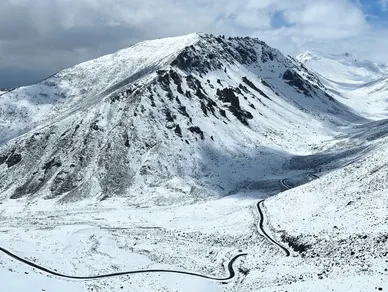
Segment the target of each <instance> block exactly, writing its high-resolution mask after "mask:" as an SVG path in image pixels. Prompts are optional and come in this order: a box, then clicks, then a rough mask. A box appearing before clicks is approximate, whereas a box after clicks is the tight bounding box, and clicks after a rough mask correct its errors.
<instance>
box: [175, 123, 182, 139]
mask: <svg viewBox="0 0 388 292" xmlns="http://www.w3.org/2000/svg"><path fill="white" fill-rule="evenodd" d="M174 131H175V134H177V135H178V136H179V137H181V138H182V129H181V127H180V126H179V125H176V126H175V130H174Z"/></svg>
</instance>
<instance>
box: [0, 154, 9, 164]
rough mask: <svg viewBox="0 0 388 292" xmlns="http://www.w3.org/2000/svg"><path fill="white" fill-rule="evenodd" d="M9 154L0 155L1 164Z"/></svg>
mask: <svg viewBox="0 0 388 292" xmlns="http://www.w3.org/2000/svg"><path fill="white" fill-rule="evenodd" d="M8 156H9V154H2V155H0V165H2V164H3V163H4V162H5V161H6V160H7V158H8Z"/></svg>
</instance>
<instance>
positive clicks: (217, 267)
mask: <svg viewBox="0 0 388 292" xmlns="http://www.w3.org/2000/svg"><path fill="white" fill-rule="evenodd" d="M298 59H299V60H300V61H301V62H299V61H298V60H295V59H293V58H291V57H285V56H284V55H282V54H281V53H280V52H279V51H278V50H276V49H273V48H270V47H269V46H267V45H266V44H265V43H264V42H261V41H260V40H258V39H253V38H224V37H222V36H219V37H216V36H212V35H207V34H192V35H188V36H183V37H177V38H168V39H160V40H154V41H146V42H142V43H139V44H137V45H134V46H132V47H130V48H127V49H124V50H121V51H119V52H117V53H115V54H112V55H108V56H104V57H101V58H99V59H96V60H92V61H89V62H86V63H82V64H79V65H77V66H74V67H72V68H69V69H67V70H64V71H62V72H59V73H57V74H55V75H53V76H51V77H49V78H47V79H46V80H43V81H42V82H40V83H38V84H35V85H32V86H27V87H22V88H17V89H14V90H12V91H10V92H7V93H5V94H3V95H1V96H0V133H1V136H0V220H1V222H2V224H1V226H0V234H1V236H0V248H5V249H8V250H11V251H12V252H14V253H15V254H17V255H18V256H19V257H21V258H26V259H27V260H29V261H30V262H31V263H33V265H32V267H31V265H30V267H29V266H27V265H26V264H25V263H22V262H20V260H17V259H15V257H13V258H12V257H10V256H8V257H6V256H5V255H6V253H5V252H4V251H3V250H0V255H1V257H0V277H1V276H3V278H7V280H8V279H9V281H11V282H7V280H6V281H0V291H3V290H4V291H7V290H10V289H11V290H14V291H17V292H19V291H21V292H25V291H26V289H36V290H39V291H40V290H42V291H44V290H45V291H49V289H54V290H56V291H57V290H58V291H60V290H59V289H62V290H63V289H65V290H66V289H68V290H69V289H70V290H71V291H73V290H74V291H115V292H116V291H126V290H128V291H144V292H145V291H147V292H148V291H182V292H183V291H184V292H188V291H193V292H198V291H217V292H220V291H239V292H240V291H244V292H245V291H261V292H264V291H294V292H302V291H319V292H322V291H325V292H326V291H327V292H328V291H356V292H357V291H359V292H362V291H372V290H373V291H374V290H377V291H380V290H381V289H384V290H386V289H388V287H386V283H387V281H386V278H387V275H388V271H387V266H386V258H387V250H386V245H387V241H388V238H387V235H386V234H387V231H388V230H387V226H388V225H387V223H388V222H387V218H388V216H387V214H388V210H387V208H386V206H387V205H388V202H387V196H386V195H385V193H386V192H385V190H386V188H387V183H386V170H387V169H386V168H387V167H386V166H387V165H388V158H387V157H388V156H387V153H386V152H387V151H386V148H387V147H386V145H387V142H388V126H387V125H388V120H387V117H388V115H387V113H385V111H384V103H385V99H384V98H385V97H384V90H385V88H384V87H382V85H383V84H384V82H385V81H384V78H385V77H384V76H385V70H386V68H385V67H384V65H376V64H374V63H372V62H368V61H365V60H361V59H360V58H358V59H357V61H356V59H355V58H354V57H352V56H350V55H349V54H345V55H342V56H330V55H323V54H320V55H318V53H308V54H304V55H302V56H299V57H298ZM373 92H379V93H378V94H375V93H373ZM379 107H380V108H379ZM367 118H369V119H367ZM371 120H378V121H371ZM288 189H292V190H288ZM263 199H265V201H264V202H263V203H262V205H261V206H262V209H260V208H259V207H258V206H259V205H260V204H258V202H259V200H260V201H261V200H263ZM260 212H261V213H260ZM263 231H265V232H266V233H267V235H266V234H265V232H263ZM268 234H269V236H268ZM268 238H272V241H271V240H268ZM274 243H275V244H274ZM276 243H278V244H276ZM279 246H282V247H283V249H280V248H279ZM284 250H286V251H287V252H288V253H287V254H286V255H285V254H284ZM241 253H243V254H242V255H241ZM3 255H4V257H3ZM8 255H9V254H8ZM236 255H240V257H239V259H238V260H237V261H236V262H235V263H234V265H235V266H234V270H233V271H234V272H235V275H234V277H232V278H231V279H228V280H224V278H222V277H223V275H226V274H227V272H228V271H229V272H230V266H229V264H230V263H231V259H233V258H234V257H235V256H236ZM287 255H290V256H287ZM35 264H36V265H38V266H41V267H43V268H49V269H50V270H51V271H55V272H59V273H61V274H62V275H73V276H90V275H104V274H112V273H117V272H122V271H141V270H155V269H156V270H159V269H164V270H165V269H167V270H169V271H178V272H179V271H188V272H193V273H194V274H195V275H197V276H198V275H206V276H211V277H213V278H217V279H221V280H216V281H209V280H208V279H207V280H206V279H202V278H196V277H195V276H194V275H193V274H189V275H188V274H185V275H184V274H180V273H177V272H175V273H174V272H173V273H158V272H156V273H155V272H154V273H152V274H150V273H135V274H133V275H131V276H122V277H106V278H104V279H94V280H88V281H85V282H82V281H80V279H78V280H75V279H69V278H65V279H64V278H63V277H62V278H61V277H58V276H55V277H52V278H49V277H47V270H46V272H45V271H44V270H42V269H40V270H39V269H37V268H36V266H34V265H35ZM39 273H42V274H43V275H41V274H39ZM65 280H66V282H65ZM19 282H20V283H23V285H22V284H20V285H18V284H17V283H19ZM384 285H385V286H384ZM58 287H59V288H58ZM23 289H24V290H23Z"/></svg>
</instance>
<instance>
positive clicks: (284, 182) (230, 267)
mask: <svg viewBox="0 0 388 292" xmlns="http://www.w3.org/2000/svg"><path fill="white" fill-rule="evenodd" d="M309 176H310V177H311V178H313V179H317V178H319V177H318V176H316V175H314V174H309ZM280 185H282V186H283V187H284V188H286V189H287V190H288V189H292V186H290V185H289V184H288V182H287V180H286V179H282V180H280ZM263 204H264V200H261V201H259V202H258V203H257V205H256V207H257V211H258V213H259V216H260V220H259V225H258V227H259V229H260V231H261V233H262V234H263V235H264V236H265V237H266V238H267V240H269V241H270V242H271V243H273V244H274V245H276V246H278V247H279V248H280V249H281V250H282V251H283V252H284V254H285V256H287V257H289V256H290V255H291V253H290V251H289V250H288V249H287V248H285V247H284V246H282V245H281V244H280V243H278V242H277V241H276V240H274V239H273V238H272V237H271V236H269V235H268V233H267V232H266V231H265V230H264V214H263V211H262V209H261V206H262V205H263ZM0 252H2V253H4V254H6V255H7V256H9V257H11V258H13V259H15V260H17V261H19V262H21V263H23V264H25V265H28V266H30V267H32V268H35V269H37V270H39V271H41V272H44V273H46V274H49V275H52V276H56V277H60V278H66V279H72V280H96V279H103V278H110V277H119V276H127V275H135V274H150V273H170V274H182V275H188V276H194V277H199V278H203V279H208V280H213V281H227V280H231V279H233V278H234V277H235V276H236V271H235V270H234V268H233V264H234V263H235V262H236V260H237V259H238V258H240V257H243V256H246V255H247V253H240V254H238V255H236V256H234V257H233V258H232V259H231V260H230V261H229V263H228V273H229V275H228V276H226V277H224V278H218V277H214V276H206V275H201V274H198V273H194V272H187V271H177V270H164V269H150V270H135V271H127V272H117V273H110V274H103V275H96V276H70V275H65V274H61V273H59V272H56V271H54V270H51V269H49V268H45V267H43V266H40V265H38V264H36V263H33V262H31V261H29V260H26V259H24V258H21V257H19V256H17V255H16V254H14V253H12V252H10V251H9V250H7V249H5V248H2V247H0Z"/></svg>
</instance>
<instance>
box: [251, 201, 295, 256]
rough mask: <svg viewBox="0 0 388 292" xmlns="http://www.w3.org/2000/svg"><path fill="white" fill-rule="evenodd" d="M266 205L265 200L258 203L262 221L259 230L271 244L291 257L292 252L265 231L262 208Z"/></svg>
mask: <svg viewBox="0 0 388 292" xmlns="http://www.w3.org/2000/svg"><path fill="white" fill-rule="evenodd" d="M263 204H264V200H261V201H259V202H258V203H257V205H256V206H257V211H258V212H259V215H260V221H259V229H260V231H261V233H262V234H263V235H264V236H265V238H267V239H268V240H269V241H270V242H271V243H273V244H274V245H276V246H278V247H279V248H280V249H281V250H282V251H283V252H284V254H285V256H286V257H289V256H290V254H291V253H290V251H289V250H288V249H287V248H285V247H284V246H282V245H281V244H280V243H278V242H277V241H276V240H274V239H273V238H272V237H271V236H269V235H268V233H267V232H266V231H265V230H264V213H263V210H262V208H261V207H262V206H263Z"/></svg>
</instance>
